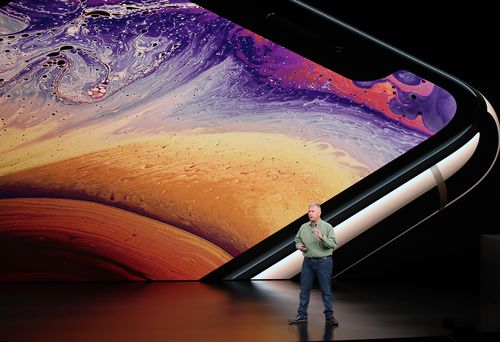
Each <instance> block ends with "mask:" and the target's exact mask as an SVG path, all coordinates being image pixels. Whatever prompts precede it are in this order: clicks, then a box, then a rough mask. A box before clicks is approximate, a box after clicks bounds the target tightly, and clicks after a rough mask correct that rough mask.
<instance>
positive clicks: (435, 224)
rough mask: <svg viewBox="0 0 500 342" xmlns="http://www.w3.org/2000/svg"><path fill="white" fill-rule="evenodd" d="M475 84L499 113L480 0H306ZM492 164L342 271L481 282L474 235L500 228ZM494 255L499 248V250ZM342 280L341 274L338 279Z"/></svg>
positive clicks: (490, 41)
mask: <svg viewBox="0 0 500 342" xmlns="http://www.w3.org/2000/svg"><path fill="white" fill-rule="evenodd" d="M309 2H310V3H312V4H314V5H316V6H317V7H320V8H321V9H322V10H324V11H326V12H329V13H330V14H332V15H334V16H335V17H337V18H339V19H340V20H342V21H344V22H346V23H348V24H350V25H352V26H354V27H357V28H358V29H360V30H362V31H364V32H366V33H369V34H370V35H372V36H374V37H376V38H378V39H380V40H382V41H385V42H386V43H389V44H390V45H393V46H395V47H397V48H399V49H400V50H402V51H404V52H406V53H409V54H410V55H413V56H414V57H416V58H418V59H420V60H422V61H424V62H426V63H428V64H431V65H433V66H435V67H437V68H438V69H441V70H443V71H445V72H447V73H449V74H451V75H453V76H455V77H457V78H459V79H461V80H462V81H464V82H465V83H467V84H469V85H470V86H472V87H474V88H476V89H477V90H479V91H480V92H481V93H482V94H483V95H484V96H485V97H486V98H487V99H488V100H489V101H490V102H491V104H492V105H493V107H494V108H495V109H496V110H497V111H500V86H499V83H498V79H499V77H500V67H499V63H500V56H499V53H498V52H495V50H497V49H498V46H497V45H498V44H499V41H498V39H497V38H496V34H495V32H497V31H498V28H497V27H495V26H496V24H495V23H496V22H497V21H498V20H499V17H498V14H496V13H495V11H491V10H488V7H487V6H485V4H484V3H481V2H474V3H473V4H470V3H469V4H467V6H450V7H447V8H446V7H444V6H443V5H440V6H439V7H436V3H435V2H431V1H419V2H411V3H410V2H405V3H404V4H403V3H402V2H396V1H384V2H374V3H370V4H365V3H361V2H349V3H344V2H338V1H309ZM498 176H499V166H498V162H497V163H496V165H495V167H494V168H493V170H492V171H491V173H490V174H489V175H488V177H487V178H486V179H485V180H483V182H481V183H480V184H479V185H478V186H477V187H476V188H475V189H473V190H472V191H471V192H470V193H468V194H467V195H466V196H465V197H463V198H461V199H460V200H458V201H457V202H455V203H454V204H452V205H451V206H449V207H448V208H446V209H444V210H443V211H442V212H440V213H438V214H437V215H435V216H433V217H432V218H430V219H429V220H427V221H426V222H424V223H422V224H421V225H420V226H418V227H417V228H415V229H413V230H412V231H411V232H409V233H408V234H406V235H405V236H403V237H401V238H400V239H398V240H397V241H395V242H394V243H392V244H390V245H389V246H387V247H385V248H384V249H382V250H380V251H379V252H377V253H375V254H374V255H372V256H371V257H369V258H367V259H365V260H364V261H363V262H361V263H360V264H358V265H357V266H355V267H354V268H352V269H351V270H350V271H348V272H346V273H344V274H343V275H342V277H343V279H348V278H371V279H373V278H374V277H375V278H380V279H386V280H391V279H407V280H415V281H422V280H424V281H425V280H429V281H432V282H434V283H436V284H437V283H445V284H450V283H453V284H460V285H470V286H479V278H480V236H481V234H500V212H499V206H498V199H497V198H498V190H499V189H498V181H497V180H498ZM498 256H499V258H500V251H499V254H498ZM341 279H342V278H341Z"/></svg>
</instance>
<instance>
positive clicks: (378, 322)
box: [0, 281, 500, 341]
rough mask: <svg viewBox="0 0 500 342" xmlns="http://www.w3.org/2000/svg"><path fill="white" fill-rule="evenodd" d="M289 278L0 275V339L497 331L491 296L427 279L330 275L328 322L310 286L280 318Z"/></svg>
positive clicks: (451, 337)
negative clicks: (138, 279) (333, 323)
mask: <svg viewBox="0 0 500 342" xmlns="http://www.w3.org/2000/svg"><path fill="white" fill-rule="evenodd" d="M298 293H299V285H298V284H297V283H296V282H294V281H253V282H250V281H238V282H235V281H232V282H220V283H201V282H156V283H3V284H0V302H1V306H0V340H2V341H25V340H27V341H101V340H102V341H352V340H393V339H398V340H405V341H406V340H407V341H469V340H480V341H498V340H500V335H499V334H498V332H499V331H500V304H498V303H494V302H492V301H486V300H481V298H480V297H479V294H478V292H477V291H475V290H474V289H467V288H461V289H457V288H455V289H452V288H449V287H439V286H438V287H436V284H431V283H421V284H416V283H407V282H406V283H382V282H370V283H368V282H363V283H357V282H356V283H350V284H346V283H340V282H335V283H334V309H335V316H336V317H337V318H338V320H339V321H340V326H339V327H336V328H332V327H327V326H325V324H324V317H323V313H322V310H323V309H322V303H321V296H320V293H319V290H315V292H314V293H313V295H312V298H311V304H310V310H309V322H308V323H307V324H303V325H298V326H294V325H288V324H287V318H289V317H291V316H293V315H294V314H295V311H296V307H297V303H298Z"/></svg>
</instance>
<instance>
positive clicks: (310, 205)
mask: <svg viewBox="0 0 500 342" xmlns="http://www.w3.org/2000/svg"><path fill="white" fill-rule="evenodd" d="M310 207H317V208H318V209H319V211H320V212H321V204H319V203H318V202H311V203H309V208H310Z"/></svg>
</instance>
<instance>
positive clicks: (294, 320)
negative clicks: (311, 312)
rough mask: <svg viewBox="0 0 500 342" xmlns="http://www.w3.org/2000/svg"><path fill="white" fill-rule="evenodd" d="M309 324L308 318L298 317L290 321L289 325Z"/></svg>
mask: <svg viewBox="0 0 500 342" xmlns="http://www.w3.org/2000/svg"><path fill="white" fill-rule="evenodd" d="M297 323H307V317H304V316H300V315H297V316H295V317H294V318H290V319H289V320H288V324H297Z"/></svg>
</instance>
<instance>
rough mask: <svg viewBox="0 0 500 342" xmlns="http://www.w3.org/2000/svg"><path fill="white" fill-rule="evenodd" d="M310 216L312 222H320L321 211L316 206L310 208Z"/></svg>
mask: <svg viewBox="0 0 500 342" xmlns="http://www.w3.org/2000/svg"><path fill="white" fill-rule="evenodd" d="M308 215H309V220H311V221H313V222H317V221H318V220H319V217H320V215H321V210H319V208H318V207H317V206H315V205H313V206H310V207H309V211H308Z"/></svg>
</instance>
